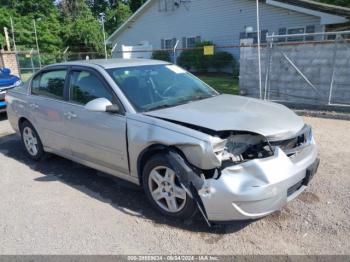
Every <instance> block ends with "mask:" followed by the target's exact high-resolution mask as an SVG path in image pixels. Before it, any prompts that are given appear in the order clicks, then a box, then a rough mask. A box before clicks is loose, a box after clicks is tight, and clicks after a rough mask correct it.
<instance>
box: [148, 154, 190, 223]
mask: <svg viewBox="0 0 350 262" xmlns="http://www.w3.org/2000/svg"><path fill="white" fill-rule="evenodd" d="M142 182H143V187H144V190H145V193H146V195H147V197H148V199H149V201H150V202H151V203H152V205H153V206H154V207H155V208H156V209H157V210H158V211H159V212H161V213H162V214H164V215H166V216H170V217H176V218H181V219H187V218H190V217H191V216H193V215H194V213H195V212H196V206H195V203H194V201H193V200H192V198H190V197H189V195H188V194H187V193H186V191H185V190H184V189H183V188H182V187H181V185H180V183H179V180H178V178H177V177H176V175H175V172H174V170H173V169H172V168H171V165H170V163H169V161H168V160H167V159H166V158H165V157H164V156H163V155H155V156H154V157H152V158H151V159H150V160H149V161H148V162H147V164H146V165H145V167H144V169H143V176H142Z"/></svg>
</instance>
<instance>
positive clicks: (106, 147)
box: [65, 69, 129, 173]
mask: <svg viewBox="0 0 350 262" xmlns="http://www.w3.org/2000/svg"><path fill="white" fill-rule="evenodd" d="M68 86H69V103H68V105H67V108H66V109H67V110H66V112H65V114H66V118H67V124H66V128H67V134H68V135H69V137H70V144H71V150H72V154H73V156H74V157H77V158H79V159H81V160H85V161H88V162H92V163H94V164H97V165H100V166H103V167H106V168H109V169H113V170H116V171H119V172H122V173H128V172H129V169H128V159H127V149H126V118H125V116H124V115H120V114H111V113H107V112H91V111H88V110H86V109H85V108H84V105H85V104H86V103H88V102H90V101H91V100H93V99H96V98H101V97H104V98H107V99H108V100H109V101H111V102H112V103H114V102H116V97H115V94H114V92H113V90H112V89H111V88H110V87H109V86H108V85H107V84H106V83H105V82H104V81H103V79H102V78H101V77H100V76H99V75H98V73H96V72H94V71H93V70H89V69H73V70H72V71H70V73H69V82H68Z"/></svg>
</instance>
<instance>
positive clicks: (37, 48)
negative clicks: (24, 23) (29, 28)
mask: <svg viewBox="0 0 350 262" xmlns="http://www.w3.org/2000/svg"><path fill="white" fill-rule="evenodd" d="M33 24H34V34H35V43H36V50H37V52H38V57H39V67H40V68H41V57H40V50H39V42H38V34H37V32H36V23H35V19H33Z"/></svg>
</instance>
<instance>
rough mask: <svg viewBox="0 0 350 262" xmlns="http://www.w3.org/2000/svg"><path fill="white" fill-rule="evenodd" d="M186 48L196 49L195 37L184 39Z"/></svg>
mask: <svg viewBox="0 0 350 262" xmlns="http://www.w3.org/2000/svg"><path fill="white" fill-rule="evenodd" d="M186 47H187V48H194V47H196V37H187V39H186Z"/></svg>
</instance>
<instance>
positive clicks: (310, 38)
mask: <svg viewBox="0 0 350 262" xmlns="http://www.w3.org/2000/svg"><path fill="white" fill-rule="evenodd" d="M305 32H306V33H307V34H309V33H315V32H316V27H315V25H307V26H306V28H305ZM314 40H315V37H314V36H313V35H309V36H305V41H314Z"/></svg>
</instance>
